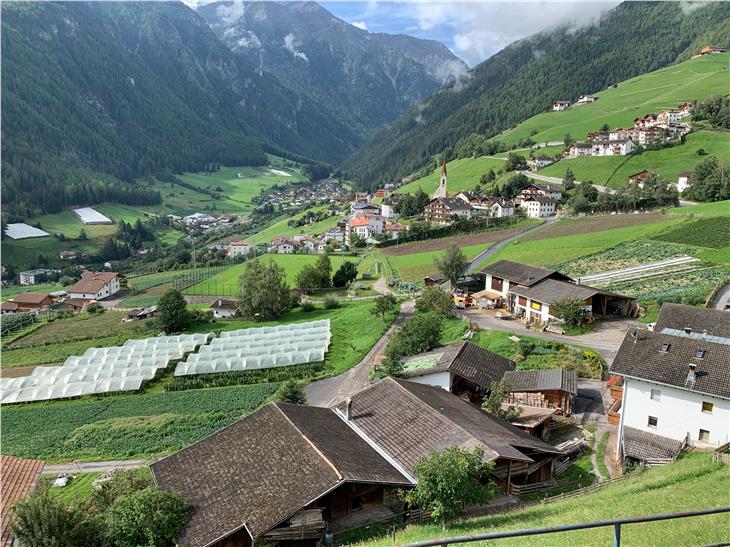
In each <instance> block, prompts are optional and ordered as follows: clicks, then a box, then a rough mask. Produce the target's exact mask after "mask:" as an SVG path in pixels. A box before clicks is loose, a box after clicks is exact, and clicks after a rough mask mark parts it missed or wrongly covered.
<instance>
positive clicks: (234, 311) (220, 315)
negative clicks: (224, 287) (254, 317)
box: [210, 298, 239, 319]
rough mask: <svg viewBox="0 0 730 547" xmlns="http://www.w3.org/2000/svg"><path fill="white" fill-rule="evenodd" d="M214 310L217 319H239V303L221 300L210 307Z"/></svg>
mask: <svg viewBox="0 0 730 547" xmlns="http://www.w3.org/2000/svg"><path fill="white" fill-rule="evenodd" d="M210 309H211V310H213V316H214V317H215V318H217V319H225V318H227V317H238V315H239V311H238V302H236V301H235V300H230V299H226V298H219V299H218V300H216V301H215V302H213V303H212V304H211V305H210Z"/></svg>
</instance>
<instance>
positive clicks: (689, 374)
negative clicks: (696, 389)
mask: <svg viewBox="0 0 730 547" xmlns="http://www.w3.org/2000/svg"><path fill="white" fill-rule="evenodd" d="M696 372H697V365H695V364H693V363H690V365H689V371H687V383H688V384H690V383H692V384H693V383H694V381H695V380H696V378H697V375H696V374H695V373H696Z"/></svg>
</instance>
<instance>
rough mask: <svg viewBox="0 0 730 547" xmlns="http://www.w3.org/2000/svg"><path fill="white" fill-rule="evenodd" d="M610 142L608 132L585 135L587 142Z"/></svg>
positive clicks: (609, 133)
mask: <svg viewBox="0 0 730 547" xmlns="http://www.w3.org/2000/svg"><path fill="white" fill-rule="evenodd" d="M608 140H611V132H610V131H593V132H591V133H588V134H587V135H586V141H587V142H603V141H608Z"/></svg>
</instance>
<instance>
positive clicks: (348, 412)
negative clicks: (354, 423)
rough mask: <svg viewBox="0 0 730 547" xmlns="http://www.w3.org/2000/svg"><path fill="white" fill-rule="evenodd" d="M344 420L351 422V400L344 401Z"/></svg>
mask: <svg viewBox="0 0 730 547" xmlns="http://www.w3.org/2000/svg"><path fill="white" fill-rule="evenodd" d="M345 419H346V420H347V421H348V422H349V421H350V420H352V399H350V398H349V397H348V398H347V399H345Z"/></svg>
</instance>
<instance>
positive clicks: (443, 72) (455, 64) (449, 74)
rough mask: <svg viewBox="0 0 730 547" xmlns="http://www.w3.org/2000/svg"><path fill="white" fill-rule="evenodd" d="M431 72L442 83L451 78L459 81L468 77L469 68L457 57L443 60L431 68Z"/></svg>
mask: <svg viewBox="0 0 730 547" xmlns="http://www.w3.org/2000/svg"><path fill="white" fill-rule="evenodd" d="M431 72H432V73H433V74H434V75H435V76H436V77H437V78H438V79H439V80H441V82H443V83H446V82H450V81H452V80H457V81H461V80H463V79H465V78H468V77H469V68H468V67H466V66H464V64H463V63H462V62H461V61H459V60H457V59H450V60H448V61H444V62H443V63H440V64H439V65H437V66H436V67H435V68H432V69H431Z"/></svg>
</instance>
